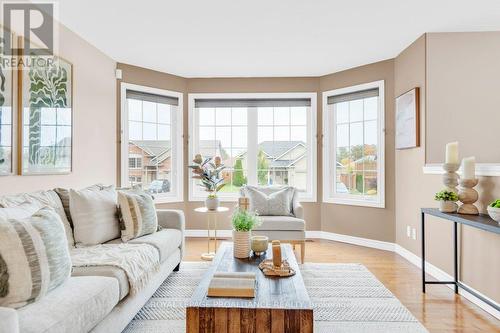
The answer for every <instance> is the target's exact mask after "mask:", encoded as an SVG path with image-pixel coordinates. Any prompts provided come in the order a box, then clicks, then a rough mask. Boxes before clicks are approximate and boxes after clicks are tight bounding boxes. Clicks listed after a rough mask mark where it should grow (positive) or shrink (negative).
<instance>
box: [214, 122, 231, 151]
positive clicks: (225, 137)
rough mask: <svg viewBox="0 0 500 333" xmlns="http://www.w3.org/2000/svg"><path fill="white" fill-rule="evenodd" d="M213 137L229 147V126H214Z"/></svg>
mask: <svg viewBox="0 0 500 333" xmlns="http://www.w3.org/2000/svg"><path fill="white" fill-rule="evenodd" d="M215 138H216V140H217V141H218V143H220V145H222V146H223V147H231V127H229V126H225V127H216V128H215Z"/></svg>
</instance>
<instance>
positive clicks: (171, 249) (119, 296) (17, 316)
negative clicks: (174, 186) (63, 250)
mask: <svg viewBox="0 0 500 333" xmlns="http://www.w3.org/2000/svg"><path fill="white" fill-rule="evenodd" d="M27 199H28V200H31V201H37V200H38V201H41V204H43V205H49V206H51V207H52V208H53V209H54V210H55V211H56V212H57V213H58V214H60V215H61V218H63V217H64V218H66V219H67V216H63V214H66V213H65V211H64V209H63V206H62V202H61V201H60V199H59V197H58V195H57V194H56V193H55V192H54V191H52V190H51V191H40V192H36V193H33V194H28V193H25V194H19V195H11V196H4V197H0V207H9V206H14V205H16V204H19V203H20V202H23V201H25V200H27ZM157 217H158V224H159V226H160V227H161V228H160V230H159V231H157V232H154V233H152V234H149V235H145V236H142V237H139V238H136V239H133V240H131V241H129V242H127V243H125V244H128V243H133V244H140V243H141V242H143V241H147V243H148V244H155V246H156V247H157V248H158V252H159V261H160V267H159V269H158V270H157V271H155V273H154V275H152V276H151V277H150V278H149V279H148V282H147V284H146V285H145V286H144V287H143V288H142V289H141V290H140V291H139V292H136V293H134V294H132V293H130V290H129V282H128V280H127V276H126V274H125V272H124V271H122V270H121V269H120V268H118V267H116V266H90V267H73V269H72V274H71V277H69V278H68V279H67V280H66V281H65V282H64V283H63V284H62V285H60V286H58V287H56V288H55V289H54V290H52V291H50V292H49V293H48V294H46V295H45V296H43V298H41V299H40V300H37V301H35V302H33V303H30V304H28V305H25V306H23V307H21V308H18V309H14V308H7V307H0V333H16V332H20V333H25V332H26V333H31V332H33V333H35V332H46V333H54V332H72V333H78V332H106V333H110V332H121V331H122V330H123V329H124V328H125V327H126V326H127V324H128V323H129V322H130V321H131V320H132V319H133V318H134V316H135V315H136V314H137V312H138V311H139V310H140V309H141V308H142V306H143V305H144V304H145V303H146V302H147V301H148V299H149V298H150V297H151V296H152V295H153V293H154V292H155V291H156V290H157V289H158V287H159V286H160V285H161V284H162V282H163V281H164V280H165V279H166V278H167V277H168V276H169V275H170V274H171V273H172V272H173V271H175V270H178V269H179V267H180V262H181V260H182V256H183V251H184V228H185V227H184V226H185V223H184V214H183V212H182V211H178V210H157ZM69 232H71V231H69ZM119 242H121V239H116V240H112V241H110V242H108V243H119ZM71 251H72V249H71V248H70V253H71ZM123 260H127V258H123Z"/></svg>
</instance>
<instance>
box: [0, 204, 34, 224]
mask: <svg viewBox="0 0 500 333" xmlns="http://www.w3.org/2000/svg"><path fill="white" fill-rule="evenodd" d="M40 208H42V206H40V205H38V204H36V203H32V202H28V201H26V202H23V203H21V204H19V205H16V206H11V207H5V208H0V218H4V219H7V220H8V219H24V218H27V217H30V216H31V215H33V214H34V213H36V212H37V211H38V210H39V209H40Z"/></svg>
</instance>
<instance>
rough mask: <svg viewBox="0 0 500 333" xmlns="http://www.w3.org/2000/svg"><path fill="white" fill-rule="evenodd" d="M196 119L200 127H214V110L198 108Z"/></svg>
mask: <svg viewBox="0 0 500 333" xmlns="http://www.w3.org/2000/svg"><path fill="white" fill-rule="evenodd" d="M198 117H199V121H200V125H201V126H203V125H215V110H214V109H213V108H199V109H198Z"/></svg>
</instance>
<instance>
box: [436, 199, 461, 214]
mask: <svg viewBox="0 0 500 333" xmlns="http://www.w3.org/2000/svg"><path fill="white" fill-rule="evenodd" d="M457 209H458V205H457V204H456V203H455V202H454V201H439V211H440V212H443V213H455V212H456V211H457Z"/></svg>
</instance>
